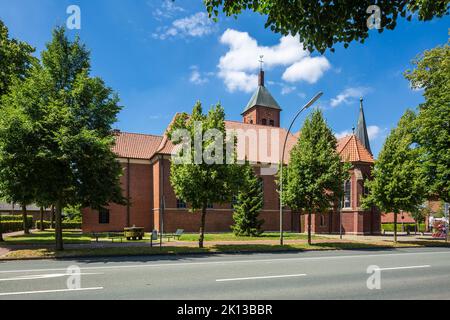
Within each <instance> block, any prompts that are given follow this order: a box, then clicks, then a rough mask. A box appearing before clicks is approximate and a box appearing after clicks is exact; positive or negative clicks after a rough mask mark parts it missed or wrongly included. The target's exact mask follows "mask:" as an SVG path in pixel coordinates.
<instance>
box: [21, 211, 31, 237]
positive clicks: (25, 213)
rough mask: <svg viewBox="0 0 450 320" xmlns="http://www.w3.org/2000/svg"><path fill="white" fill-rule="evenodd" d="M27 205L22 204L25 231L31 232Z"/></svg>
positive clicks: (25, 232)
mask: <svg viewBox="0 0 450 320" xmlns="http://www.w3.org/2000/svg"><path fill="white" fill-rule="evenodd" d="M27 220H28V219H27V206H22V223H23V233H24V234H30V229H29V228H28V221H27Z"/></svg>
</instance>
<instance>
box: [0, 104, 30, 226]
mask: <svg viewBox="0 0 450 320" xmlns="http://www.w3.org/2000/svg"><path fill="white" fill-rule="evenodd" d="M4 101H5V102H6V104H5V106H3V107H2V108H0V110H1V113H0V196H1V197H3V198H4V199H7V201H8V202H11V203H17V204H20V206H21V208H22V216H23V230H24V233H25V234H29V228H28V223H27V206H28V205H30V204H31V203H33V201H34V200H35V198H36V189H35V183H36V181H37V176H36V172H35V171H34V170H33V168H34V166H33V159H34V156H35V155H36V152H37V145H36V138H35V135H34V131H33V128H32V122H31V120H30V119H29V117H27V116H26V115H25V114H24V113H23V112H22V111H23V110H22V109H20V106H18V108H15V107H16V106H14V105H9V104H8V99H4Z"/></svg>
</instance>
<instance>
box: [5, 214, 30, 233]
mask: <svg viewBox="0 0 450 320" xmlns="http://www.w3.org/2000/svg"><path fill="white" fill-rule="evenodd" d="M1 224H2V226H1V228H2V232H4V233H7V232H16V231H22V230H23V223H22V220H15V221H11V220H3V216H2V221H1ZM27 224H28V228H31V227H32V226H33V218H32V217H28V218H27Z"/></svg>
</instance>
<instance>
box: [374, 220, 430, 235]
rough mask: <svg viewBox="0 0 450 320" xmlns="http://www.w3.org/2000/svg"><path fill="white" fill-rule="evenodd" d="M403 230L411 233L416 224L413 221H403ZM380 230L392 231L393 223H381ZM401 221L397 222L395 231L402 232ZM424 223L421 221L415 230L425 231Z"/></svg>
mask: <svg viewBox="0 0 450 320" xmlns="http://www.w3.org/2000/svg"><path fill="white" fill-rule="evenodd" d="M404 227H405V229H404V231H405V232H410V233H413V232H415V231H416V225H415V224H414V223H405V224H404ZM381 230H384V231H387V232H394V224H393V223H383V224H382V225H381ZM402 231H403V230H402V223H401V222H400V223H397V232H402ZM425 231H426V230H425V224H424V223H421V224H420V225H419V229H418V230H417V232H425Z"/></svg>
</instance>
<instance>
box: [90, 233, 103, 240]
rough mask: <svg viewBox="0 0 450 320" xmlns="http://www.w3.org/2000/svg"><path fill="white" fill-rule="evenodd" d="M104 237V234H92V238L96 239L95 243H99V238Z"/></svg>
mask: <svg viewBox="0 0 450 320" xmlns="http://www.w3.org/2000/svg"><path fill="white" fill-rule="evenodd" d="M103 236H104V234H103V233H100V232H92V233H91V238H94V239H95V242H98V238H101V237H103Z"/></svg>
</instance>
